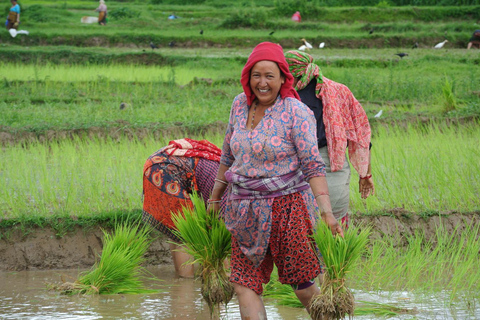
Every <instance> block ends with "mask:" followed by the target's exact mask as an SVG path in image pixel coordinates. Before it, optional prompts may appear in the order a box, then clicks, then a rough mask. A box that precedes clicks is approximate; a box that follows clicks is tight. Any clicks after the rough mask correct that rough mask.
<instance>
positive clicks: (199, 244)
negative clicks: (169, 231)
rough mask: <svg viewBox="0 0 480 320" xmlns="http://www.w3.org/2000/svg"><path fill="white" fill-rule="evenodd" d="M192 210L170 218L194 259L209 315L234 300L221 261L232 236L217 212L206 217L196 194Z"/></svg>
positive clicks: (187, 209)
mask: <svg viewBox="0 0 480 320" xmlns="http://www.w3.org/2000/svg"><path fill="white" fill-rule="evenodd" d="M190 198H191V200H192V202H193V208H187V207H184V208H183V211H181V212H179V213H177V214H173V216H172V220H173V221H174V223H175V226H176V228H177V230H176V231H175V234H176V235H177V236H178V237H179V238H180V239H181V240H182V242H183V243H184V244H185V246H186V248H187V250H186V251H187V253H188V254H190V255H192V256H193V257H194V261H191V263H198V264H199V265H200V267H201V279H202V288H201V292H202V296H203V298H204V299H205V301H206V302H207V304H208V306H209V308H210V311H211V312H212V314H213V313H214V312H215V310H218V308H216V307H217V306H218V305H219V304H220V303H223V304H224V305H226V304H227V303H228V302H229V301H230V300H231V299H232V297H233V293H234V290H233V285H232V284H231V283H230V281H229V280H228V276H227V270H226V269H225V266H224V261H225V259H227V258H228V257H229V255H230V252H231V235H230V232H229V231H228V230H227V228H226V227H225V223H224V222H223V220H222V219H221V217H220V214H219V212H212V213H207V209H206V207H205V204H204V201H203V200H202V198H201V197H200V196H198V195H197V194H195V193H194V194H193V195H191V197H190Z"/></svg>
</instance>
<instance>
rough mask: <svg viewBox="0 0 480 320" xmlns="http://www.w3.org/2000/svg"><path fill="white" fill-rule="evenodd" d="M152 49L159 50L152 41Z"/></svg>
mask: <svg viewBox="0 0 480 320" xmlns="http://www.w3.org/2000/svg"><path fill="white" fill-rule="evenodd" d="M150 48H152V50H154V49H158V47H157V46H156V45H155V44H154V43H153V42H152V41H150Z"/></svg>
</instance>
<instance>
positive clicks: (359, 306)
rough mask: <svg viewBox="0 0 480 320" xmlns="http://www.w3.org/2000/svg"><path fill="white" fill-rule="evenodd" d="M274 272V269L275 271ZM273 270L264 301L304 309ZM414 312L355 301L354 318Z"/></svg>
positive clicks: (412, 312) (383, 304)
mask: <svg viewBox="0 0 480 320" xmlns="http://www.w3.org/2000/svg"><path fill="white" fill-rule="evenodd" d="M275 270H276V269H275ZM275 270H274V272H273V273H272V276H273V278H272V279H271V280H270V281H269V282H268V283H267V285H266V286H265V289H264V292H263V296H264V297H265V298H266V299H271V300H274V301H275V304H276V305H280V306H287V307H292V308H304V306H303V304H302V303H301V302H300V300H298V298H297V296H296V295H295V292H294V291H293V289H292V288H291V287H290V286H286V285H283V284H281V283H280V282H279V281H278V277H277V278H275ZM415 312H416V311H415V310H410V309H406V308H401V307H397V306H394V305H391V304H385V303H376V302H371V301H356V303H355V310H354V313H353V315H354V316H366V315H375V316H398V315H399V314H414V313H415Z"/></svg>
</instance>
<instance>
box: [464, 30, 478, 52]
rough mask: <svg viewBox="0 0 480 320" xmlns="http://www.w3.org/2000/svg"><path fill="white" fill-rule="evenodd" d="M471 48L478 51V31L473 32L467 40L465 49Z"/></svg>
mask: <svg viewBox="0 0 480 320" xmlns="http://www.w3.org/2000/svg"><path fill="white" fill-rule="evenodd" d="M472 47H473V48H477V49H480V30H475V31H474V32H473V35H472V37H471V38H470V40H468V45H467V49H470V48H472Z"/></svg>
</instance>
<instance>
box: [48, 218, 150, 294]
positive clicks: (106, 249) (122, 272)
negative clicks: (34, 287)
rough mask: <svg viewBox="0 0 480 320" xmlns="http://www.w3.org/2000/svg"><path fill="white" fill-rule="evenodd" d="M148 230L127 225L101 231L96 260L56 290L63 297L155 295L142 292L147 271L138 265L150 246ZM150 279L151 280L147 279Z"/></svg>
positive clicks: (138, 225) (147, 228)
mask: <svg viewBox="0 0 480 320" xmlns="http://www.w3.org/2000/svg"><path fill="white" fill-rule="evenodd" d="M150 230H151V228H150V227H148V226H143V227H140V224H139V223H137V224H136V225H131V224H128V223H123V224H119V225H117V226H116V228H115V231H114V233H113V234H109V233H108V232H106V231H104V246H103V250H102V254H101V257H100V260H99V261H98V262H96V263H95V265H94V266H93V267H92V269H91V270H89V271H86V272H84V273H82V274H80V276H79V278H78V279H77V280H76V281H75V282H74V283H68V282H65V283H63V284H62V285H60V286H58V287H56V289H57V290H60V291H61V292H63V293H67V294H139V293H151V292H157V291H156V290H151V289H146V288H145V287H144V282H143V281H144V280H146V279H148V278H149V277H148V276H147V274H148V272H147V271H146V270H145V269H144V268H143V267H142V266H141V264H142V263H143V262H144V260H145V259H144V254H145V252H146V251H147V249H148V247H149V246H150V244H151V242H152V239H151V237H150ZM150 279H151V278H150Z"/></svg>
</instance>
